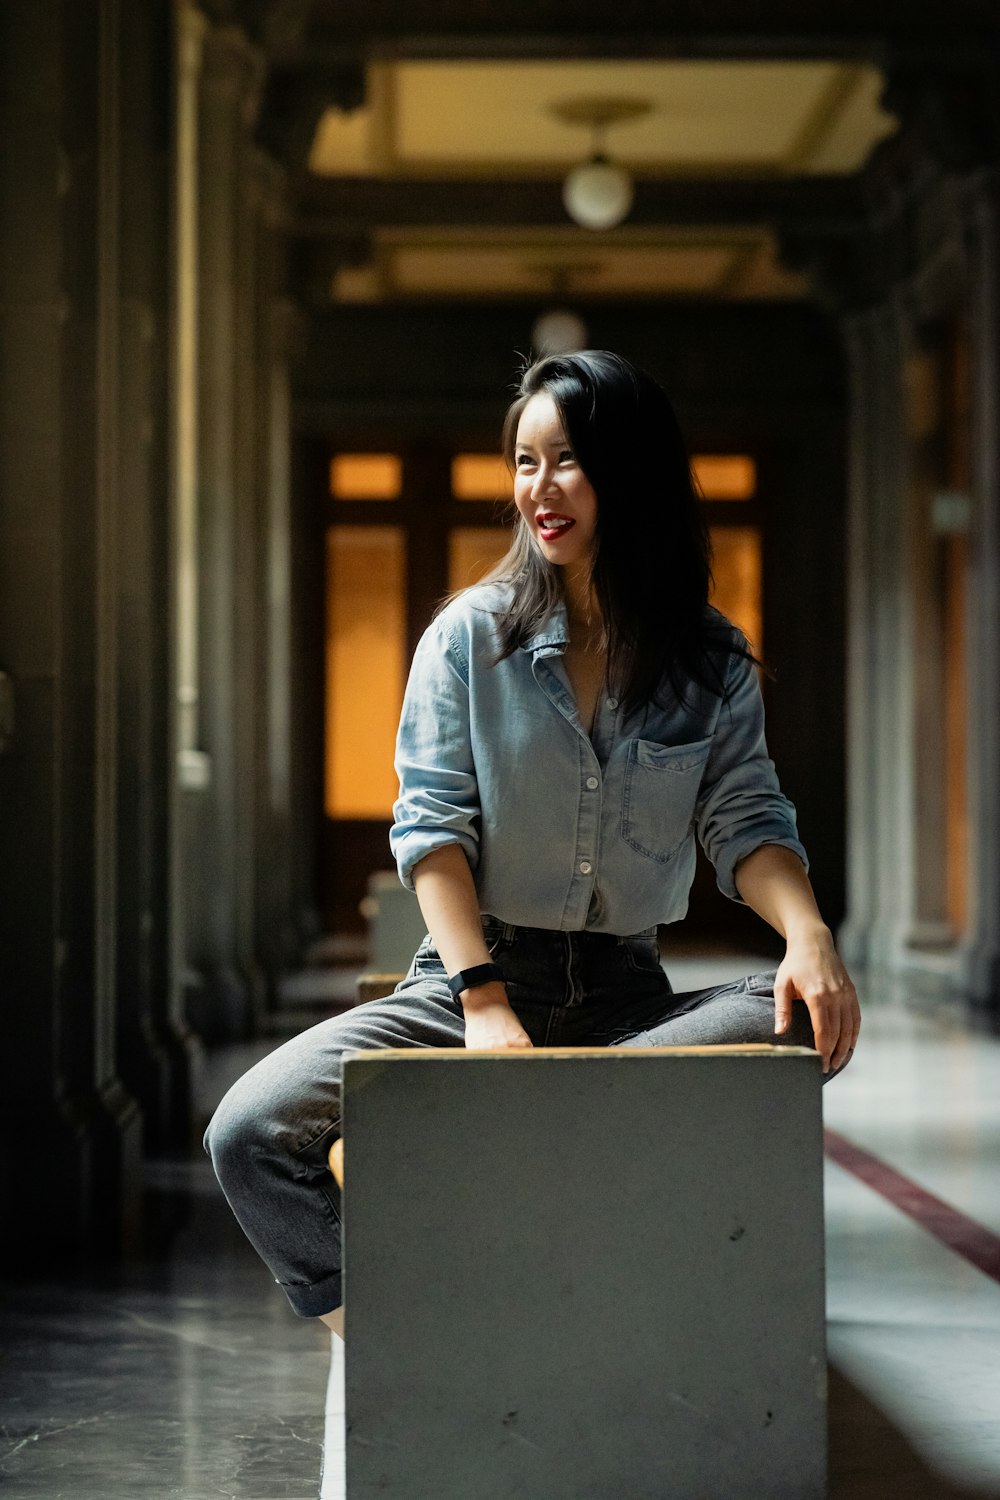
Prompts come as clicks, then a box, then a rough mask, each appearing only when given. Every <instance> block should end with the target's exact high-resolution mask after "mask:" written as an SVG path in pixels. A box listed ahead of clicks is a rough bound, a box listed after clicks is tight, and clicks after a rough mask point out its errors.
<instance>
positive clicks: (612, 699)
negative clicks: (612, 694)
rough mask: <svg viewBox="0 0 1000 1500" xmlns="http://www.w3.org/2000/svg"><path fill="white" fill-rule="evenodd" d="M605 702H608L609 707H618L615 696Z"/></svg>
mask: <svg viewBox="0 0 1000 1500" xmlns="http://www.w3.org/2000/svg"><path fill="white" fill-rule="evenodd" d="M607 702H608V707H609V708H617V707H618V699H617V698H609V699H608V700H607Z"/></svg>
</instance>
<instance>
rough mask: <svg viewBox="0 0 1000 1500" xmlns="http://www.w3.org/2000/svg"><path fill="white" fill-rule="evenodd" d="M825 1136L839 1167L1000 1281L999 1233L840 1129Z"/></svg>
mask: <svg viewBox="0 0 1000 1500" xmlns="http://www.w3.org/2000/svg"><path fill="white" fill-rule="evenodd" d="M823 1137H824V1145H825V1149H826V1154H827V1156H828V1157H829V1158H830V1160H831V1161H835V1162H836V1163H837V1166H838V1167H843V1168H844V1169H845V1171H847V1172H851V1173H853V1174H854V1176H855V1177H857V1178H859V1179H860V1181H861V1182H863V1183H865V1184H866V1186H867V1187H870V1188H873V1189H874V1191H875V1192H876V1193H881V1195H882V1197H883V1198H886V1199H888V1201H889V1202H890V1203H891V1204H893V1205H894V1206H895V1207H896V1208H898V1209H900V1211H901V1212H902V1213H904V1214H908V1215H909V1217H910V1218H911V1219H914V1220H915V1221H916V1223H918V1224H919V1225H920V1226H921V1228H923V1229H926V1230H927V1231H928V1233H929V1234H932V1235H934V1237H935V1239H939V1240H940V1241H941V1243H942V1244H943V1245H947V1246H948V1248H949V1249H950V1250H954V1251H955V1253H956V1254H957V1255H961V1256H963V1257H964V1259H965V1260H967V1261H968V1262H969V1264H970V1265H973V1266H975V1267H976V1269H977V1270H979V1271H984V1272H985V1273H986V1275H987V1276H992V1278H993V1280H994V1281H1000V1235H996V1234H994V1233H993V1231H992V1229H987V1228H986V1226H985V1224H977V1223H976V1221H975V1219H968V1218H966V1216H965V1214H963V1213H960V1212H959V1211H958V1209H957V1208H952V1206H951V1204H950V1203H945V1202H944V1200H943V1199H942V1198H936V1197H935V1196H934V1194H933V1193H929V1192H928V1191H927V1189H926V1188H922V1187H920V1186H919V1185H918V1184H917V1183H916V1182H913V1181H911V1179H910V1178H909V1177H904V1176H903V1174H902V1172H897V1171H896V1169H895V1167H890V1166H889V1165H888V1164H887V1163H886V1162H884V1161H880V1160H879V1158H878V1157H877V1156H872V1154H871V1152H870V1151H865V1150H863V1149H862V1147H861V1146H855V1144H854V1142H853V1141H849V1140H848V1139H847V1137H846V1136H843V1135H840V1134H839V1132H838V1131H836V1130H824V1132H823Z"/></svg>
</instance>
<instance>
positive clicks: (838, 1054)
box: [833, 981, 861, 1069]
mask: <svg viewBox="0 0 1000 1500" xmlns="http://www.w3.org/2000/svg"><path fill="white" fill-rule="evenodd" d="M845 990H846V993H847V1006H846V1010H845V1013H844V1016H843V1018H842V1022H841V1037H840V1042H839V1043H838V1046H837V1049H836V1051H835V1052H834V1054H833V1067H834V1069H836V1068H842V1067H843V1066H844V1064H845V1063H846V1062H848V1060H849V1059H850V1058H851V1056H852V1055H853V1053H854V1049H855V1047H856V1046H857V1045H858V1036H859V1035H860V1032H861V1008H860V1006H859V1005H858V996H857V992H856V990H855V988H854V986H853V984H851V983H850V981H848V983H847V985H846V986H845Z"/></svg>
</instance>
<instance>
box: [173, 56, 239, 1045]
mask: <svg viewBox="0 0 1000 1500" xmlns="http://www.w3.org/2000/svg"><path fill="white" fill-rule="evenodd" d="M252 80H253V55H252V53H251V50H250V49H249V47H248V45H247V43H246V40H245V38H244V37H243V35H242V33H241V32H240V31H239V30H237V29H236V28H233V27H220V28H217V29H213V30H210V31H208V32H207V33H206V35H205V38H204V42H203V51H202V66H201V75H200V92H199V117H198V173H199V184H200V186H199V195H198V204H199V220H198V270H197V275H198V310H199V311H198V384H197V437H196V442H197V451H198V489H197V498H198V512H199V513H198V567H199V578H198V588H197V614H198V621H199V626H198V681H199V695H198V701H199V719H198V722H199V734H200V745H199V747H198V748H199V749H201V750H203V751H204V752H205V754H206V755H207V758H208V759H207V766H208V768H209V769H208V776H207V784H206V785H205V787H204V789H203V790H202V791H201V793H200V795H199V798H198V801H197V804H196V805H193V806H191V807H190V808H189V813H190V818H189V821H188V825H187V830H186V832H187V837H188V843H187V850H188V856H187V864H186V903H185V927H186V931H187V934H188V941H187V945H186V946H187V954H188V958H189V961H190V964H191V966H192V968H193V969H194V970H195V971H196V973H197V975H198V979H199V981H200V983H199V986H198V988H197V989H196V990H195V992H194V995H193V996H192V997H189V1005H190V1008H191V1010H192V1012H193V1019H194V1021H195V1024H196V1026H197V1028H198V1029H199V1030H200V1031H201V1032H202V1033H203V1034H204V1035H205V1036H206V1037H214V1038H221V1037H230V1038H232V1037H239V1036H244V1035H247V1034H248V1033H249V1031H250V1029H251V1026H252V1018H253V1004H252V998H251V996H252V975H251V974H249V973H248V972H247V971H246V967H245V965H246V961H247V953H246V948H245V934H246V924H245V922H244V921H243V920H242V917H241V912H242V910H243V908H244V905H245V899H246V884H245V880H244V877H243V876H242V875H241V874H240V862H241V858H242V856H243V854H244V850H243V848H242V847H241V841H240V829H241V826H242V820H243V819H244V818H245V816H247V815H248V813H247V810H248V807H249V805H250V804H251V803H252V797H251V796H250V795H249V789H248V788H247V787H246V786H245V785H243V784H242V783H241V773H243V772H244V771H245V756H244V755H243V754H242V753H241V743H240V723H239V718H238V704H239V694H238V679H239V677H240V674H241V671H242V669H241V667H240V661H241V658H242V657H243V656H244V655H245V654H246V653H247V651H248V648H249V653H250V656H251V661H252V643H248V642H246V641H244V640H242V639H241V638H240V625H241V623H242V616H241V614H240V611H239V607H238V601H239V599H240V585H239V563H240V551H239V541H238V538H239V535H240V528H242V527H243V526H245V525H246V524H247V521H248V517H247V515H246V513H245V510H244V509H242V508H241V505H240V500H241V495H240V490H239V486H240V479H241V471H240V467H239V463H238V458H237V450H238V446H239V445H242V444H252V441H253V435H252V432H250V431H249V430H248V429H247V425H244V424H246V423H248V421H249V419H250V416H249V413H248V412H247V409H246V405H245V401H244V404H243V405H242V406H241V404H240V395H241V378H242V377H241V373H240V369H239V361H240V355H241V348H240V342H239V329H238V318H239V315H240V311H241V304H240V301H239V295H238V276H239V269H238V268H239V265H240V255H241V250H240V243H239V240H240V229H241V217H240V193H241V177H240V174H241V169H242V167H243V146H244V137H245V120H244V114H243V108H244V98H245V94H246V90H247V88H248V85H249V84H250V83H252ZM241 418H242V419H243V420H242V422H241Z"/></svg>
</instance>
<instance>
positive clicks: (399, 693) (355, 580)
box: [326, 526, 406, 818]
mask: <svg viewBox="0 0 1000 1500" xmlns="http://www.w3.org/2000/svg"><path fill="white" fill-rule="evenodd" d="M326 546H327V552H326V563H327V639H326V811H327V814H328V816H329V817H331V818H390V817H391V816H392V804H393V802H394V801H395V799H396V795H397V791H398V784H397V781H396V773H395V771H394V770H393V764H392V759H393V750H394V748H395V740H396V726H397V723H398V721H399V710H400V706H401V704H402V701H403V679H404V674H405V636H406V619H405V551H404V548H405V544H404V540H403V532H402V529H401V528H400V527H398V526H334V527H331V528H330V530H329V531H328V532H327V534H326Z"/></svg>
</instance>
